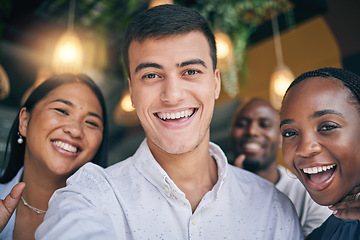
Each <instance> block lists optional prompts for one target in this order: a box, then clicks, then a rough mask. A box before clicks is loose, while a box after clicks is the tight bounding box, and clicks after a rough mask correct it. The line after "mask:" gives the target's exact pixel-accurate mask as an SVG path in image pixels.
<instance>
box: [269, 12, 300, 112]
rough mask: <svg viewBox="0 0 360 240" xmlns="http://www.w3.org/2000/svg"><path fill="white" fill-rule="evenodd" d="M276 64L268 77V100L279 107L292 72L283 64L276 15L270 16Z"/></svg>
mask: <svg viewBox="0 0 360 240" xmlns="http://www.w3.org/2000/svg"><path fill="white" fill-rule="evenodd" d="M271 24H272V29H273V38H274V44H275V54H276V61H277V66H276V68H275V70H274V72H273V73H272V74H271V77H270V102H271V104H272V105H273V107H274V108H276V109H280V107H281V102H282V99H283V97H284V94H285V92H286V90H287V88H288V87H289V85H290V84H291V82H292V81H293V80H294V78H295V77H294V74H293V73H292V72H291V70H290V69H289V68H288V67H287V66H286V65H285V64H284V60H283V55H282V47H281V40H280V33H279V25H278V20H277V16H275V17H272V18H271Z"/></svg>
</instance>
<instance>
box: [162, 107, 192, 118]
mask: <svg viewBox="0 0 360 240" xmlns="http://www.w3.org/2000/svg"><path fill="white" fill-rule="evenodd" d="M193 112H194V109H192V110H185V111H181V112H176V113H157V115H158V117H159V118H160V119H162V120H167V119H179V118H183V117H189V116H191V114H193Z"/></svg>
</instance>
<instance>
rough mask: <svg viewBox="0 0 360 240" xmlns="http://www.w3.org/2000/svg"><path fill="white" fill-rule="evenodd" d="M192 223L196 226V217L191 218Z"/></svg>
mask: <svg viewBox="0 0 360 240" xmlns="http://www.w3.org/2000/svg"><path fill="white" fill-rule="evenodd" d="M191 223H192V224H193V225H196V217H192V218H191Z"/></svg>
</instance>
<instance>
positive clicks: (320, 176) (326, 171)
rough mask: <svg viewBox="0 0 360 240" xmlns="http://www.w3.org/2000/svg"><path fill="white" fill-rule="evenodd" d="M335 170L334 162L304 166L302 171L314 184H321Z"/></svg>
mask: <svg viewBox="0 0 360 240" xmlns="http://www.w3.org/2000/svg"><path fill="white" fill-rule="evenodd" d="M335 170H336V164H330V165H325V166H320V167H312V168H304V169H302V171H303V172H304V174H305V175H306V176H307V177H308V179H309V180H310V181H311V182H312V183H314V184H321V183H323V182H325V181H327V180H328V179H330V178H331V176H332V175H333V173H334V172H335Z"/></svg>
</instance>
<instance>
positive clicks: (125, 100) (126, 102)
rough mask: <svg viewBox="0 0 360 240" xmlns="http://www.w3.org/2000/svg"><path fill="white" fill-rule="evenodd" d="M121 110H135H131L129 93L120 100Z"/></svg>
mask: <svg viewBox="0 0 360 240" xmlns="http://www.w3.org/2000/svg"><path fill="white" fill-rule="evenodd" d="M120 104H121V108H122V109H123V110H124V111H125V112H132V111H134V110H135V108H133V106H132V102H131V97H130V94H129V93H126V94H125V95H124V96H123V98H122V99H121V103H120Z"/></svg>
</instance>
